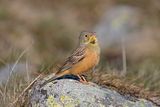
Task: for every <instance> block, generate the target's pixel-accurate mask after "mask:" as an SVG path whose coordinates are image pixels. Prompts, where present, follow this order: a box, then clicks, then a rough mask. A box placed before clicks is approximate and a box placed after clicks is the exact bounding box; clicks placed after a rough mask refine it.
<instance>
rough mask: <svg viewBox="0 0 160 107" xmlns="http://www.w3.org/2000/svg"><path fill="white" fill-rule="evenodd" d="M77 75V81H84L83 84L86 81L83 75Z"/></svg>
mask: <svg viewBox="0 0 160 107" xmlns="http://www.w3.org/2000/svg"><path fill="white" fill-rule="evenodd" d="M77 76H78V78H79V81H80V82H81V83H84V84H87V83H88V82H87V81H86V79H85V78H84V77H83V76H80V75H77Z"/></svg>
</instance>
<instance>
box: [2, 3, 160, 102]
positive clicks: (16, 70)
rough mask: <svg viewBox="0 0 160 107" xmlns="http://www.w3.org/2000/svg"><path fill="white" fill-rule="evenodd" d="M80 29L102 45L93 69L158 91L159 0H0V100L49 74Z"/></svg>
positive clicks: (159, 54)
mask: <svg viewBox="0 0 160 107" xmlns="http://www.w3.org/2000/svg"><path fill="white" fill-rule="evenodd" d="M84 30H85V31H95V32H97V36H98V39H99V42H100V45H101V62H100V64H99V66H98V67H97V69H96V72H98V73H100V74H102V75H105V74H111V75H112V74H113V75H119V76H120V77H121V76H122V77H123V80H124V81H127V82H130V83H134V84H136V85H139V86H142V87H144V88H145V89H146V90H151V91H160V90H159V89H160V48H159V47H160V1H159V0H134V1H133V0H99V1H98V0H79V1H77V0H0V83H1V87H0V93H1V94H0V95H1V97H0V99H1V100H3V102H7V101H9V100H10V99H14V98H16V95H17V93H19V92H21V90H22V89H24V87H26V85H27V83H29V82H30V81H31V80H32V79H33V78H34V77H35V76H36V75H37V74H39V73H40V72H42V71H44V72H48V71H51V72H52V70H51V69H55V68H56V66H57V65H58V64H59V63H62V62H63V61H64V59H65V58H66V57H67V56H69V55H70V54H71V52H72V51H73V50H74V49H75V48H76V47H77V42H78V36H79V33H80V32H81V31H84ZM104 79H105V78H104ZM11 94H12V95H11ZM4 96H6V97H5V98H4ZM2 97H3V98H2Z"/></svg>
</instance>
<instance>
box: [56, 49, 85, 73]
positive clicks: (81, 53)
mask: <svg viewBox="0 0 160 107" xmlns="http://www.w3.org/2000/svg"><path fill="white" fill-rule="evenodd" d="M84 58H85V46H79V47H78V48H77V49H76V50H75V51H74V52H73V53H72V55H71V56H70V57H68V58H67V60H66V61H65V62H64V64H63V65H62V66H61V67H60V68H59V70H58V72H57V73H60V72H63V71H65V70H68V69H70V68H72V66H73V65H75V64H76V63H78V62H80V61H82V60H83V59H84Z"/></svg>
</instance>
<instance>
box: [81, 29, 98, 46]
mask: <svg viewBox="0 0 160 107" xmlns="http://www.w3.org/2000/svg"><path fill="white" fill-rule="evenodd" d="M79 39H80V40H79V41H80V44H82V45H88V44H89V45H92V46H95V45H98V40H97V37H96V33H95V32H87V31H83V32H81V34H80V37H79Z"/></svg>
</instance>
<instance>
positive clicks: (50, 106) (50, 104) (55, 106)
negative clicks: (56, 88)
mask: <svg viewBox="0 0 160 107" xmlns="http://www.w3.org/2000/svg"><path fill="white" fill-rule="evenodd" d="M47 106H48V107H62V106H61V105H60V104H58V103H56V101H55V100H54V97H53V96H49V97H48V99H47Z"/></svg>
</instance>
